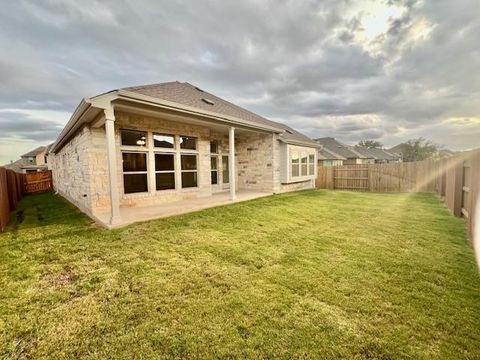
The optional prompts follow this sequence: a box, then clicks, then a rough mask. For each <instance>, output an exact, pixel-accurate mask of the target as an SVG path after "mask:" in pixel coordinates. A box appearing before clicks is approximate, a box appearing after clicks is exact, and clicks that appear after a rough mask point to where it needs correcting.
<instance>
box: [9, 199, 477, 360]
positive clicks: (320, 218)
mask: <svg viewBox="0 0 480 360" xmlns="http://www.w3.org/2000/svg"><path fill="white" fill-rule="evenodd" d="M17 211H18V216H17V220H16V221H15V220H14V221H13V222H12V224H11V225H10V226H9V227H8V229H7V231H6V232H5V233H3V234H0V288H1V289H2V290H1V292H0V357H1V358H7V359H10V358H12V359H13V358H35V359H37V358H43V359H62V358H63V359H67V358H91V359H94V358H116V359H119V358H120V359H132V358H159V357H160V358H202V359H203V358H323V359H328V358H332V359H333V358H359V359H389V358H425V359H430V358H450V359H459V358H470V359H474V358H480V348H479V346H478V344H479V343H480V326H479V324H480V276H479V274H478V270H477V267H476V264H475V259H474V255H473V250H472V248H471V247H470V245H469V244H468V240H467V239H466V234H465V225H464V222H463V220H462V219H459V218H455V217H453V216H451V215H450V214H449V212H448V210H447V209H446V208H445V206H444V205H443V204H442V203H441V202H440V201H439V200H438V199H437V198H436V197H435V196H433V195H431V194H373V193H359V192H357V193H355V192H334V191H304V192H298V193H290V194H283V195H275V196H270V197H266V198H261V199H257V200H252V201H248V202H243V203H238V204H234V205H229V206H223V207H217V208H212V209H208V210H203V211H201V212H197V213H191V214H187V215H182V216H177V217H171V218H167V219H161V220H155V221H150V222H145V223H140V224H135V225H131V226H128V227H126V228H123V229H118V230H112V231H108V230H104V229H101V228H99V227H98V226H96V225H95V224H93V223H92V222H91V220H89V219H88V218H87V217H85V216H84V215H82V214H81V213H80V212H79V211H77V210H76V209H75V208H74V207H73V206H71V205H69V204H68V203H67V202H65V201H64V200H62V199H61V198H60V197H58V196H55V195H53V194H43V195H36V196H28V197H26V198H24V199H23V200H22V202H21V203H20V206H19V207H18V209H17Z"/></svg>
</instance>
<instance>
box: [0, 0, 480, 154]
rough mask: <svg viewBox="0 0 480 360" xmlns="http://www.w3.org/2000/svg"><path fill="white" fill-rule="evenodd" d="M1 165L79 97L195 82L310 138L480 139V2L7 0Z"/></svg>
mask: <svg viewBox="0 0 480 360" xmlns="http://www.w3.org/2000/svg"><path fill="white" fill-rule="evenodd" d="M0 6H1V9H2V10H1V11H0V54H1V55H0V164H2V163H6V162H9V161H10V160H15V159H17V158H18V157H19V156H20V155H21V154H22V153H25V152H27V151H29V150H31V149H33V148H35V147H36V146H39V145H46V144H48V143H50V142H53V141H54V140H55V138H56V137H57V135H58V134H59V132H60V131H61V129H62V127H63V126H64V124H65V123H66V122H67V121H68V119H69V118H70V115H71V114H72V112H73V111H74V110H75V108H76V106H77V105H78V103H79V102H80V100H81V99H82V98H84V97H91V96H94V95H96V94H99V93H102V92H105V91H109V90H112V89H117V88H122V87H127V86H132V85H141V84H151V83H158V82H165V81H172V80H178V81H187V82H190V83H192V84H194V85H196V86H199V87H201V88H202V89H205V90H207V91H209V92H211V93H214V94H215V95H217V96H220V97H223V98H225V99H227V100H229V101H232V102H234V103H236V104H238V105H240V106H243V107H245V108H247V109H249V110H251V111H254V112H256V113H258V114H260V115H262V116H264V117H266V118H269V119H271V120H274V121H279V122H283V123H286V124H288V125H290V126H292V127H294V128H295V129H297V130H299V131H301V132H303V133H305V134H306V135H308V136H310V137H313V138H315V137H324V136H332V137H336V138H338V139H340V140H342V141H344V142H347V143H351V144H354V143H356V142H358V141H359V140H362V139H375V140H378V141H380V142H382V143H383V144H384V145H385V146H386V147H390V146H393V145H396V144H398V143H400V142H403V141H405V140H408V139H411V138H417V137H424V138H427V139H430V140H431V141H433V142H435V143H437V144H439V145H442V146H444V147H445V148H449V149H453V150H462V149H470V148H475V147H479V146H480V71H479V69H480V40H479V39H480V2H479V1H478V0H457V1H451V0H435V1H433V0H432V1H414V0H385V1H374V0H365V1H363V0H361V1H349V0H323V1H315V0H306V1H300V0H295V1H293V0H292V1H284V0H277V1H273V0H272V1H261V0H242V1H229V0H218V1H216V0H201V1H200V0H199V1H186V0H177V1H172V0H164V1H162V0H161V1H159V0H151V1H148V0H144V1H135V2H133V1H119V0H102V1H95V0H82V1H78V0H47V1H41V2H40V1H33V0H32V1H27V0H18V1H6V0H0Z"/></svg>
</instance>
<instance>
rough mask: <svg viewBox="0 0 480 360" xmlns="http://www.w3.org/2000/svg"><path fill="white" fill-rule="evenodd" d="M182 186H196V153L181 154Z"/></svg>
mask: <svg viewBox="0 0 480 360" xmlns="http://www.w3.org/2000/svg"><path fill="white" fill-rule="evenodd" d="M181 163H182V164H181V165H182V188H190V187H196V186H197V155H190V154H189V155H186V154H182V155H181Z"/></svg>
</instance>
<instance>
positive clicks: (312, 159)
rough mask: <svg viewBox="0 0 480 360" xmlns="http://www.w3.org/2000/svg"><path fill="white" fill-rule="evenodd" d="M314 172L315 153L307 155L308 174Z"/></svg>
mask: <svg viewBox="0 0 480 360" xmlns="http://www.w3.org/2000/svg"><path fill="white" fill-rule="evenodd" d="M314 172H315V154H309V155H308V175H313V174H314Z"/></svg>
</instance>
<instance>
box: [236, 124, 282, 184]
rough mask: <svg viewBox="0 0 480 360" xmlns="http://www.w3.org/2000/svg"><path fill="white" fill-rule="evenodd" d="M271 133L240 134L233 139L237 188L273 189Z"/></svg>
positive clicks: (272, 145) (272, 142)
mask: <svg viewBox="0 0 480 360" xmlns="http://www.w3.org/2000/svg"><path fill="white" fill-rule="evenodd" d="M273 148H274V141H273V135H272V134H262V133H252V134H248V135H246V134H242V135H241V136H239V137H238V138H236V139H235V153H236V156H237V173H238V180H237V185H238V189H239V190H243V189H245V190H258V191H271V192H273V191H274V157H273V151H274V150H273Z"/></svg>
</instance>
